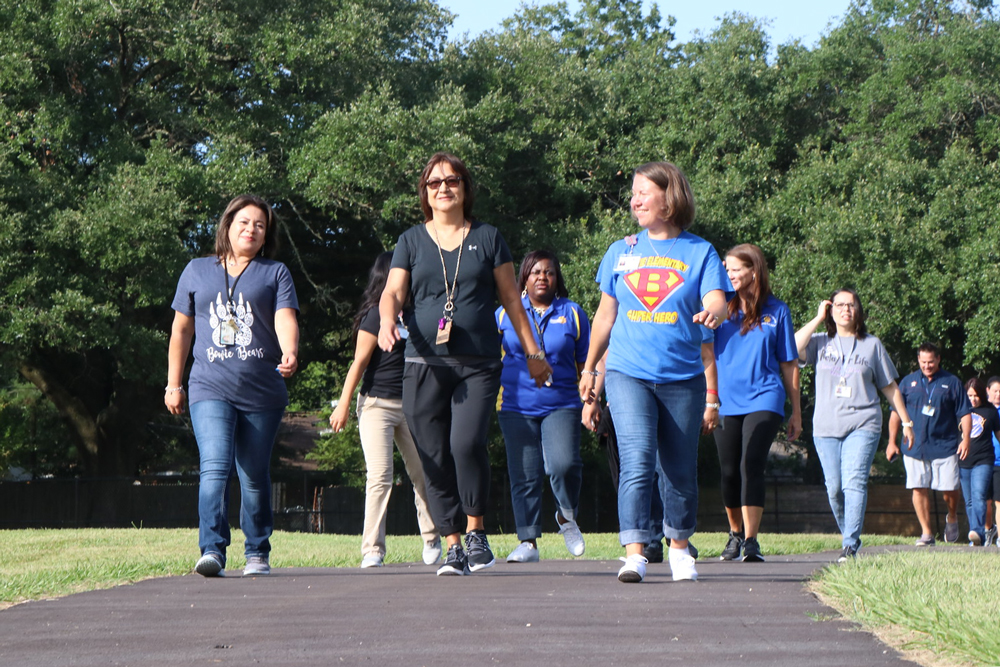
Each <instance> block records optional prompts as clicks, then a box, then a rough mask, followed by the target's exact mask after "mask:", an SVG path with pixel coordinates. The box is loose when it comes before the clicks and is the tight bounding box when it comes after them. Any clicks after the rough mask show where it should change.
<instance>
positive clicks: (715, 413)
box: [701, 406, 719, 435]
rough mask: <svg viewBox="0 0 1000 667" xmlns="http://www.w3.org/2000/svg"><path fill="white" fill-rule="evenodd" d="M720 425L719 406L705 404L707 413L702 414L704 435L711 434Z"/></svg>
mask: <svg viewBox="0 0 1000 667" xmlns="http://www.w3.org/2000/svg"><path fill="white" fill-rule="evenodd" d="M718 426H719V408H710V407H708V406H705V413H704V414H703V415H702V416H701V432H702V435H710V434H711V433H712V432H713V431H714V430H715V429H716V428H717V427H718Z"/></svg>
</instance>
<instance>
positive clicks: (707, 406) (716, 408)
mask: <svg viewBox="0 0 1000 667" xmlns="http://www.w3.org/2000/svg"><path fill="white" fill-rule="evenodd" d="M705 407H706V408H712V409H713V410H718V409H719V408H721V407H722V404H721V403H706V404H705Z"/></svg>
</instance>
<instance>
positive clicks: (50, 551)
mask: <svg viewBox="0 0 1000 667" xmlns="http://www.w3.org/2000/svg"><path fill="white" fill-rule="evenodd" d="M586 539H587V551H586V554H585V555H584V556H583V558H584V559H590V560H617V558H618V557H619V556H621V555H622V553H623V552H622V548H621V546H620V545H619V544H618V536H617V534H614V533H589V534H587V535H586ZM761 539H762V546H763V548H764V551H765V553H766V554H772V555H779V554H794V553H816V552H819V551H826V550H839V548H840V537H839V536H837V535H821V534H817V535H813V534H808V535H806V534H795V535H770V534H768V535H765V536H762V538H761ZM901 540H904V538H894V537H884V536H882V537H880V536H872V537H870V538H869V537H867V536H866V544H871V545H873V546H874V545H877V544H900V543H906V542H908V541H909V540H908V539H906V540H905V542H902V541H901ZM386 541H387V545H386V546H387V551H388V554H387V557H386V562H387V563H413V562H420V553H421V549H422V544H421V541H420V538H419V536H416V535H414V536H397V535H390V536H388V538H387V540H386ZM693 541H694V542H695V543H696V544H697V546H698V548H699V550H700V551H701V557H702V558H714V557H718V555H719V553H720V552H721V550H722V547H723V546H724V545H725V542H726V534H725V533H699V534H698V535H696V536H695V537H694V539H693ZM232 542H233V543H232V545H231V546H230V548H229V556H230V557H229V562H228V563H227V569H229V570H231V571H234V572H238V571H240V570H242V569H243V565H244V560H243V555H242V554H243V535H242V533H240V532H239V531H233V540H232ZM490 543H491V544H492V546H493V549H494V551H495V553H496V554H497V556H498V557H506V555H507V554H508V553H509V552H510V551H511V550H512V549H513V548H514V547H515V546H517V538H516V536H514V535H505V534H497V535H491V536H490ZM271 544H272V555H271V564H272V566H274V567H276V568H281V567H357V566H358V565H359V563H360V561H361V553H360V547H361V538H360V537H359V536H357V535H325V534H324V535H317V534H311V533H290V532H281V531H279V532H275V533H274V535H273V537H272V539H271ZM538 546H539V551H540V555H541V557H542V558H545V559H563V558H568V557H569V556H568V554H567V553H566V549H565V547H564V545H563V540H562V538H561V537H560V536H559V535H558V534H546V535H544V536H543V537H542V538H541V539H540V540H539V541H538ZM197 558H198V531H197V530H195V529H191V528H184V529H159V528H155V529H154V528H106V529H105V528H85V529H26V530H4V531H2V532H0V609H2V608H4V607H9V606H10V605H12V604H17V603H20V602H24V601H27V600H37V599H43V598H52V597H59V596H63V595H69V594H71V593H79V592H83V591H88V590H95V589H101V588H110V587H112V586H118V585H121V584H127V583H132V582H136V581H141V580H143V579H149V578H152V577H166V576H177V575H184V574H190V573H191V571H192V568H193V567H194V563H195V561H196V560H197Z"/></svg>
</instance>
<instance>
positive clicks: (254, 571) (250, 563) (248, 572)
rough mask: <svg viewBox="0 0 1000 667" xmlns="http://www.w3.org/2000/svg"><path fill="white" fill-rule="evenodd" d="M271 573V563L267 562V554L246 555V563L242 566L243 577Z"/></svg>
mask: <svg viewBox="0 0 1000 667" xmlns="http://www.w3.org/2000/svg"><path fill="white" fill-rule="evenodd" d="M265 574H271V563H269V562H268V559H267V555H266V554H262V555H259V556H247V565H246V567H244V568H243V576H244V577H256V576H264V575H265Z"/></svg>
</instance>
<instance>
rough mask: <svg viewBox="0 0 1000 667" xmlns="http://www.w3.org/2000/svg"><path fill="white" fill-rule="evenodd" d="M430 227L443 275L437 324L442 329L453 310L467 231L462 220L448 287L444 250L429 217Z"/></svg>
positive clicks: (434, 225) (434, 224)
mask: <svg viewBox="0 0 1000 667" xmlns="http://www.w3.org/2000/svg"><path fill="white" fill-rule="evenodd" d="M431 229H432V230H434V243H435V245H437V249H438V257H440V258H441V273H442V274H443V275H444V295H445V302H444V317H443V318H442V321H441V323H440V325H439V327H438V328H439V329H444V321H445V320H447V321H448V322H450V321H451V314H452V312H453V311H454V310H455V290H456V288H457V287H458V269H459V267H461V266H462V246H464V245H465V236H466V233H467V231H468V230H467V228H466V223H465V221H464V220H463V221H462V243H461V245H459V246H458V261H457V262H455V278H454V279H453V280H452V281H451V287H448V268H447V267H446V266H445V263H444V251H442V250H441V241H439V240H438V232H437V223H436V222H434V218H431Z"/></svg>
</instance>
